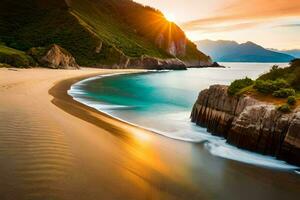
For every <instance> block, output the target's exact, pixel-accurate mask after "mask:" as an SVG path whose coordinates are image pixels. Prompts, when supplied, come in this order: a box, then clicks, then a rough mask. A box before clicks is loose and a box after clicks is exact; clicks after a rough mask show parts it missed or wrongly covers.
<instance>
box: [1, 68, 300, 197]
mask: <svg viewBox="0 0 300 200" xmlns="http://www.w3.org/2000/svg"><path fill="white" fill-rule="evenodd" d="M112 72H116V71H112V70H96V69H85V70H78V71H71V70H70V71H63V70H47V69H30V70H18V71H12V70H8V69H0V199H1V200H2V199H3V200H6V199H7V200H14V199H18V200H22V199H30V200H35V199H45V200H47V199H62V200H64V199H66V200H74V199H76V200H81V199H82V200H95V199H129V200H131V199H132V200H139V199H142V200H144V199H155V200H156V199H198V200H199V199H298V198H299V195H300V176H299V175H296V174H295V173H293V172H285V171H278V170H272V169H267V168H259V167H255V166H251V165H246V164H242V163H238V162H235V161H230V160H226V159H222V158H218V157H214V156H212V155H210V154H209V153H208V152H207V151H206V150H205V149H204V148H203V144H191V143H186V142H181V141H176V140H172V139H169V138H165V137H163V136H160V135H156V134H153V133H151V132H148V131H145V130H143V129H140V128H136V127H133V126H130V125H128V124H125V123H123V122H120V121H118V120H115V119H113V118H111V117H109V116H107V115H105V114H102V113H100V112H98V111H96V110H94V109H92V108H89V107H87V106H84V105H82V104H80V103H78V102H76V101H74V100H73V99H72V98H71V97H70V96H68V94H67V90H68V89H69V88H70V86H71V85H72V84H73V83H75V82H77V81H79V80H81V79H84V78H87V77H90V76H95V75H96V74H103V73H112ZM117 72H120V71H117ZM158 117H159V116H158Z"/></svg>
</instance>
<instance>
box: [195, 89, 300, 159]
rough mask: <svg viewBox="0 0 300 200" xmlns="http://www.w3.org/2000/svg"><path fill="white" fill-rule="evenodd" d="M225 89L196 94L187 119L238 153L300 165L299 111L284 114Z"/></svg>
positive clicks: (266, 104)
mask: <svg viewBox="0 0 300 200" xmlns="http://www.w3.org/2000/svg"><path fill="white" fill-rule="evenodd" d="M227 88H228V87H227V86H222V85H214V86H211V87H210V88H209V89H206V90H203V91H202V92H200V95H199V97H198V99H197V101H196V103H195V105H194V108H193V111H192V114H191V119H192V122H195V123H196V124H198V125H200V126H203V127H207V129H208V131H209V132H211V133H213V134H214V135H218V136H221V137H224V138H226V140H227V142H228V143H229V144H232V145H234V146H237V147H239V148H242V149H247V150H250V151H254V152H258V153H262V154H265V155H271V156H275V157H277V158H278V159H282V160H285V161H287V162H289V163H292V164H296V165H300V109H296V110H294V111H293V112H291V113H288V114H284V113H281V112H279V111H277V109H276V106H275V105H272V104H268V103H265V102H261V101H258V100H256V99H254V98H252V97H249V96H241V97H237V96H229V95H228V94H227Z"/></svg>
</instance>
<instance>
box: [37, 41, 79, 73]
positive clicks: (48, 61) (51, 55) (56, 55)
mask: <svg viewBox="0 0 300 200" xmlns="http://www.w3.org/2000/svg"><path fill="white" fill-rule="evenodd" d="M38 62H39V63H40V64H41V65H42V66H44V67H49V68H52V69H79V65H78V64H77V63H76V61H75V58H74V57H73V56H72V55H71V54H70V53H69V52H68V51H66V50H65V49H63V48H61V47H60V46H58V45H56V44H54V45H51V46H50V47H49V49H48V50H47V51H46V53H45V54H44V55H43V56H42V57H41V58H40V59H39V60H38Z"/></svg>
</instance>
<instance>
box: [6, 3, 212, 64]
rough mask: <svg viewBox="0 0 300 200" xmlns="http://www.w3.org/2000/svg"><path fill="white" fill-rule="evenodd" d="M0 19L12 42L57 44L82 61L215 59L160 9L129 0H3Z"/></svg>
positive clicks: (19, 45)
mask: <svg viewBox="0 0 300 200" xmlns="http://www.w3.org/2000/svg"><path fill="white" fill-rule="evenodd" d="M0 24H1V26H0V41H2V42H4V43H5V44H6V45H7V46H8V47H10V48H14V49H17V50H22V51H28V50H29V49H30V48H32V47H48V46H50V45H52V44H57V45H59V46H61V47H62V48H64V49H66V50H67V51H69V52H70V53H71V54H72V55H73V56H74V57H75V58H76V60H77V62H78V64H80V65H82V66H117V67H127V65H128V63H131V59H133V61H132V63H136V59H142V60H143V59H144V58H158V59H174V58H178V59H180V60H182V61H184V63H185V64H186V65H195V64H199V63H201V64H202V63H203V64H210V63H211V60H210V57H208V56H206V55H205V54H203V53H202V52H200V51H199V50H197V47H196V45H195V44H194V43H192V42H191V41H189V40H188V39H187V38H186V36H185V34H184V32H183V31H182V30H181V29H180V28H179V27H178V26H177V25H176V24H174V23H171V22H169V21H167V20H166V19H165V17H164V15H163V14H162V13H161V12H159V11H158V10H155V9H153V8H150V7H145V6H142V5H141V4H138V3H135V2H133V1H131V0H22V1H21V0H14V1H12V0H1V1H0ZM178 59H177V60H178Z"/></svg>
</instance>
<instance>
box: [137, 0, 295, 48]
mask: <svg viewBox="0 0 300 200" xmlns="http://www.w3.org/2000/svg"><path fill="white" fill-rule="evenodd" d="M135 1H136V2H139V3H142V4H144V5H149V6H152V7H154V8H157V9H159V10H161V11H162V12H163V13H164V14H165V15H166V16H167V18H169V19H170V20H172V21H174V22H176V23H177V24H178V25H179V26H180V27H181V28H182V29H183V30H184V31H185V33H186V35H187V36H188V37H189V38H190V39H191V40H193V41H197V40H203V39H210V40H235V41H237V42H240V43H243V42H247V41H252V42H255V43H257V44H260V45H262V46H264V47H266V48H277V49H300V0H209V1H208V0H135Z"/></svg>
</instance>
